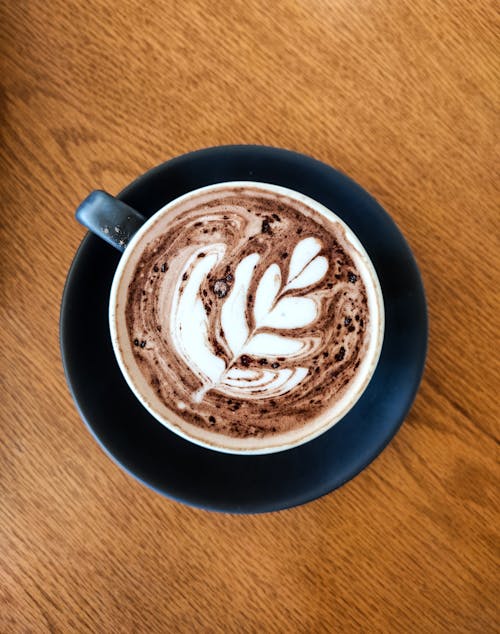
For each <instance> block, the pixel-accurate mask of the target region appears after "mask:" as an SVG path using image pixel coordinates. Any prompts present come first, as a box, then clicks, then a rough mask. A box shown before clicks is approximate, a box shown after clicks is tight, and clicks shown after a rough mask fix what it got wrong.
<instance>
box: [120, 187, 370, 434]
mask: <svg viewBox="0 0 500 634" xmlns="http://www.w3.org/2000/svg"><path fill="white" fill-rule="evenodd" d="M147 235H148V241H147V242H145V243H144V247H143V248H142V249H140V251H139V250H138V255H137V256H136V258H135V262H134V266H133V267H132V268H131V274H130V276H129V280H128V285H127V292H126V302H125V322H126V330H127V333H128V342H127V346H128V347H129V349H130V356H131V358H132V359H133V363H134V364H135V367H136V370H135V372H136V373H140V376H141V377H142V381H143V383H144V384H146V385H147V386H148V389H149V392H150V394H151V396H150V399H151V400H152V399H155V400H156V401H157V402H158V403H159V404H160V405H161V407H162V408H164V410H168V412H169V414H170V416H171V417H173V419H174V420H181V421H185V422H187V423H190V424H193V425H195V426H197V427H200V428H203V429H208V430H210V431H212V432H216V433H220V434H225V435H227V436H235V437H239V438H246V437H263V436H272V435H276V434H280V433H283V432H286V431H289V430H292V429H295V428H297V427H301V426H303V425H305V424H307V423H309V422H310V421H313V420H315V419H317V418H319V417H321V416H325V415H326V414H327V413H328V411H329V410H330V409H331V408H332V406H333V405H334V404H335V403H336V402H338V401H339V399H341V398H342V397H343V395H344V394H345V393H346V391H347V390H348V389H349V386H350V384H351V382H352V381H353V380H355V378H356V374H357V372H358V368H359V366H360V364H361V363H362V362H363V358H364V356H365V354H366V349H367V346H368V344H369V341H370V314H369V310H368V301H367V292H366V284H365V279H364V273H363V271H362V270H361V269H360V267H359V266H358V263H357V260H356V257H357V256H356V249H355V247H354V246H353V245H352V244H351V243H350V242H349V240H348V239H347V237H346V233H345V229H344V227H343V226H342V225H341V224H340V223H336V222H334V221H331V220H329V219H328V218H327V217H324V216H322V215H320V214H318V213H317V212H316V211H315V210H313V209H310V208H309V207H308V206H307V205H306V204H305V203H303V202H300V201H298V200H295V199H292V198H289V197H287V196H284V195H279V194H277V193H276V192H273V191H269V192H267V191H265V190H264V189H261V188H255V189H253V188H252V187H249V186H246V187H228V188H226V189H218V190H217V191H209V192H208V193H206V194H203V195H201V194H199V195H196V196H193V197H192V198H187V199H186V200H184V201H183V202H182V203H180V204H179V205H177V206H174V208H172V209H171V210H170V211H169V213H168V214H166V215H164V216H162V217H161V218H160V220H159V221H158V223H157V224H154V225H153V226H152V228H151V229H150V230H149V231H148V234H147Z"/></svg>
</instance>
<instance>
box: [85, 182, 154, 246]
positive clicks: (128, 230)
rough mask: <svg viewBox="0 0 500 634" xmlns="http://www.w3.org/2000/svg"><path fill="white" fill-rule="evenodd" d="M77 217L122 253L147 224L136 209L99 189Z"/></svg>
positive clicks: (87, 199) (86, 202)
mask: <svg viewBox="0 0 500 634" xmlns="http://www.w3.org/2000/svg"><path fill="white" fill-rule="evenodd" d="M75 216H76V219H77V220H78V222H79V223H80V224H82V225H83V226H84V227H87V229H90V231H92V233H95V235H96V236H98V237H99V238H102V239H103V240H106V242H109V244H111V245H113V246H114V247H115V249H118V251H122V252H123V251H125V248H126V246H127V245H128V243H129V241H130V239H131V238H132V236H133V235H134V233H136V231H137V230H138V229H139V227H140V226H141V225H143V224H144V223H145V222H146V218H144V216H142V215H141V214H140V213H139V212H137V211H136V210H135V209H132V207H129V206H128V205H126V204H125V203H123V202H122V201H121V200H118V198H115V197H114V196H110V195H109V194H107V193H106V192H104V191H102V190H99V189H97V190H96V191H93V192H92V193H91V194H90V195H89V196H87V198H86V199H85V200H84V201H83V202H82V203H81V204H80V206H79V207H78V209H77V210H76V213H75Z"/></svg>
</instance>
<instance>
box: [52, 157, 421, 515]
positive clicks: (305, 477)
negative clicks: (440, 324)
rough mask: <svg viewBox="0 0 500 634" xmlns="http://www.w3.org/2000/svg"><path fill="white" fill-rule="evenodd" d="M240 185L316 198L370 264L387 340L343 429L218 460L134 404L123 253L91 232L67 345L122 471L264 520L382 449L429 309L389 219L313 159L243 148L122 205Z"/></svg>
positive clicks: (179, 171)
mask: <svg viewBox="0 0 500 634" xmlns="http://www.w3.org/2000/svg"><path fill="white" fill-rule="evenodd" d="M233 180H254V181H263V182H267V183H274V184H277V185H282V186H285V187H289V188H291V189H295V190H297V191H299V192H302V193H304V194H306V195H308V196H311V197H312V198H314V199H316V200H318V201H319V202H321V203H323V204H324V205H326V207H329V208H330V209H332V210H334V211H335V212H336V213H337V214H338V215H339V216H340V217H341V218H343V220H345V222H346V223H347V224H348V225H349V226H350V227H352V229H353V230H354V232H355V233H356V235H357V236H358V237H359V239H360V240H361V242H362V243H363V244H364V246H365V248H366V251H367V252H368V254H369V256H370V257H371V260H372V262H373V264H374V266H375V269H376V271H377V273H378V276H379V279H380V283H381V286H382V292H383V295H384V301H385V311H386V332H385V340H384V345H383V349H382V354H381V357H380V361H379V364H378V367H377V369H376V371H375V374H374V376H373V378H372V381H371V383H370V385H369V386H368V388H367V389H366V391H365V393H364V395H363V396H362V398H361V399H360V400H359V401H358V403H357V404H356V406H355V407H354V408H353V409H352V410H351V411H350V412H349V414H348V415H347V416H346V417H345V418H344V419H343V420H342V421H340V422H339V423H337V425H335V426H334V427H333V428H332V429H330V430H329V431H328V432H326V433H325V434H323V435H322V436H320V437H319V438H316V439H315V440H313V441H311V442H309V443H306V444H305V445H302V446H301V447H298V448H296V449H291V450H288V451H283V452H281V453H276V454H270V455H264V456H237V455H229V454H223V453H219V452H216V451H212V450H210V449H204V448H202V447H198V446H197V445H194V444H192V443H190V442H189V441H186V440H183V439H182V438H180V437H179V436H177V435H176V434H174V433H172V432H170V431H168V430H167V429H166V428H165V427H163V425H161V424H160V423H159V422H157V421H156V420H155V419H154V418H152V417H151V416H150V414H149V413H148V412H147V411H146V410H145V409H144V408H143V407H142V405H140V403H139V402H138V401H137V399H136V398H135V396H134V395H133V394H132V392H131V391H130V389H129V388H128V386H127V384H126V383H125V380H124V379H123V377H122V375H121V372H120V369H119V367H118V364H117V362H116V360H115V357H114V354H113V349H112V346H111V340H110V335H109V330H108V301H109V293H110V288H111V282H112V279H113V274H114V272H115V268H116V266H117V264H118V260H119V259H120V254H119V253H118V252H117V251H115V250H114V249H113V248H112V247H110V246H109V245H108V244H106V243H104V242H103V241H102V240H100V239H99V238H97V237H95V236H94V235H92V234H88V235H87V236H86V237H85V238H84V240H83V241H82V243H81V245H80V248H79V249H78V252H77V253H76V256H75V258H74V261H73V264H72V266H71V269H70V271H69V274H68V278H67V282H66V287H65V289H64V294H63V299H62V307H61V322H60V343H61V352H62V359H63V363H64V369H65V372H66V378H67V381H68V385H69V388H70V390H71V393H72V395H73V398H74V400H75V403H76V405H77V407H78V410H79V412H80V414H81V416H82V418H83V420H84V421H85V422H86V424H87V425H88V427H89V429H90V430H91V432H92V433H93V434H94V436H95V438H96V439H97V440H98V442H99V443H100V444H101V446H102V447H103V448H104V450H105V451H106V452H107V453H108V454H109V455H110V456H111V458H113V459H114V460H115V461H116V462H117V463H118V464H120V465H121V466H122V467H123V468H124V469H126V470H127V471H128V472H129V473H131V474H132V475H133V476H135V477H136V478H138V479H139V480H140V481H142V482H143V483H145V484H147V485H149V486H150V487H152V488H153V489H155V490H156V491H158V492H159V493H162V494H164V495H166V496H168V497H170V498H173V499H175V500H178V501H180V502H184V503H186V504H190V505H193V506H197V507H201V508H204V509H210V510H214V511H225V512H230V513H259V512H266V511H276V510H279V509H284V508H288V507H291V506H295V505H298V504H303V503H305V502H308V501H310V500H313V499H315V498H318V497H320V496H321V495H324V494H325V493H328V492H330V491H332V490H333V489H335V488H337V487H339V486H341V485H342V484H343V483H344V482H347V481H348V480H350V479H351V478H352V477H354V476H355V475H356V474H358V473H359V472H360V471H361V470H362V469H364V468H365V467H366V466H367V465H368V464H369V463H370V462H371V461H372V460H373V459H374V458H375V457H376V456H377V455H378V454H379V453H380V452H381V451H382V450H383V449H384V447H385V446H386V445H387V443H388V442H389V441H390V440H391V438H392V437H393V436H394V434H395V433H396V432H397V430H398V428H399V426H400V425H401V423H402V421H403V420H404V418H405V416H406V414H407V413H408V411H409V409H410V406H411V404H412V402H413V400H414V398H415V395H416V392H417V389H418V386H419V383H420V379H421V376H422V372H423V368H424V362H425V354H426V348H427V310H426V303H425V296H424V290H423V286H422V281H421V278H420V274H419V271H418V268H417V265H416V263H415V260H414V258H413V255H412V253H411V251H410V248H409V247H408V245H407V243H406V241H405V240H404V238H403V236H402V235H401V233H400V232H399V230H398V228H397V227H396V225H395V224H394V222H393V221H392V220H391V218H390V217H389V216H388V215H387V213H386V212H385V211H384V210H383V209H382V208H381V207H380V205H379V204H378V203H377V202H376V201H375V200H374V199H373V198H372V197H371V196H370V195H369V194H367V193H366V192H365V191H364V190H363V189H362V188H361V187H360V186H359V185H356V183H354V182H353V181H351V180H350V179H349V178H347V177H346V176H344V175H343V174H340V173H339V172H337V171H335V170H334V169H332V168H331V167H329V166H328V165H325V164H323V163H320V162H319V161H316V160H314V159H312V158H309V157H307V156H303V155H301V154H297V153H295V152H289V151H286V150H281V149H277V148H270V147H261V146H244V145H239V146H226V147H216V148H209V149H205V150H200V151H198V152H192V153H190V154H186V155H184V156H180V157H178V158H175V159H173V160H171V161H168V162H166V163H164V164H163V165H160V166H159V167H156V168H155V169H153V170H151V171H149V172H148V173H147V174H145V175H144V176H141V177H140V178H138V179H137V180H136V181H135V182H134V183H132V184H131V185H130V186H129V187H127V188H126V189H125V190H124V191H123V192H122V193H121V194H120V196H119V198H120V199H122V200H123V201H125V202H126V203H128V204H129V205H130V206H132V207H134V208H135V209H137V210H138V211H139V212H141V213H142V214H143V215H145V216H146V217H149V216H150V215H151V214H153V213H154V212H155V211H156V210H158V209H160V207H162V206H163V205H165V204H166V203H167V202H168V201H170V200H172V199H174V198H176V197H177V196H180V195H181V194H184V193H185V192H187V191H189V190H192V189H196V188H198V187H202V186H204V185H208V184H211V183H217V182H222V181H233Z"/></svg>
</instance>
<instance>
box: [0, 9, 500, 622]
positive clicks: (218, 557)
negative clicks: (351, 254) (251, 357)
mask: <svg viewBox="0 0 500 634" xmlns="http://www.w3.org/2000/svg"><path fill="white" fill-rule="evenodd" d="M0 4H1V18H0V23H1V24H2V27H1V47H2V67H1V79H2V86H3V87H2V92H1V98H2V103H1V109H0V113H1V133H2V146H1V149H2V154H1V166H0V167H1V172H0V176H1V205H2V216H1V230H2V236H1V257H2V259H1V288H0V301H1V308H0V311H1V323H0V328H1V330H0V331H1V333H2V335H1V336H2V344H1V356H0V359H1V361H0V363H1V373H2V388H1V405H0V412H1V441H0V450H1V461H0V470H1V479H0V491H1V498H0V504H1V509H0V557H1V563H0V581H1V583H0V592H1V602H0V612H1V616H0V631H1V632H2V633H4V632H6V633H7V632H36V633H39V632H63V633H67V632H97V633H103V632H111V633H114V632H140V633H142V632H144V633H150V632H168V633H169V632H238V633H239V632H259V633H260V632H304V633H314V632H395V633H398V634H399V633H401V632H411V633H421V632H425V633H428V632H481V633H482V634H483V633H488V632H494V631H498V629H497V628H498V627H499V612H498V607H497V606H498V596H499V594H500V593H499V590H500V589H499V586H498V583H497V582H496V580H495V573H496V565H497V564H498V555H499V550H498V548H499V541H498V531H497V527H496V525H495V523H496V522H495V520H496V521H498V506H495V504H496V502H498V497H497V493H498V482H499V469H498V464H497V458H498V452H497V444H496V435H497V426H496V423H497V421H498V415H499V410H498V391H499V387H498V382H497V381H496V380H497V379H498V365H497V364H496V362H495V347H494V338H495V334H498V330H497V323H498V318H497V314H498V309H499V306H498V302H495V299H498V295H497V287H498V283H499V276H498V269H497V268H496V267H495V264H496V263H497V262H498V229H499V223H498V211H497V209H496V208H495V202H496V197H498V189H497V187H496V185H495V180H494V168H493V166H494V163H495V159H496V160H497V161H498V156H497V155H496V152H495V143H496V142H497V141H498V136H496V130H495V124H497V125H498V118H497V116H496V110H495V106H496V105H497V104H498V97H499V93H498V90H496V89H495V52H496V51H498V46H497V47H495V28H494V27H495V24H496V26H497V27H498V21H497V20H498V15H497V14H496V11H495V3H494V2H488V1H483V0H478V1H477V2H469V0H461V1H458V0H456V1H451V0H449V1H444V0H443V1H442V2H436V1H435V0H417V1H410V0H371V1H369V0H358V1H356V2H347V1H343V0H340V1H339V0H337V1H335V2H334V1H333V0H332V1H330V2H328V1H326V0H275V1H269V0H251V1H250V0H247V1H246V2H239V1H235V0H227V1H223V2H222V1H221V2H213V1H212V2H208V1H207V0H198V1H194V0H185V1H184V2H175V1H173V0H171V1H170V2H162V1H160V0H156V1H154V2H153V1H149V2H132V1H131V0H128V1H126V2H125V1H124V0H122V1H120V2H109V1H106V2H105V1H104V0H86V1H85V2H83V1H79V2H78V1H74V0H71V1H68V0H51V1H50V2H45V1H42V0H38V1H35V0H33V1H27V0H19V1H12V0H11V1H10V2H9V0H3V2H1V3H0ZM496 30H497V34H498V28H497V29H496ZM496 79H497V80H498V74H497V75H496ZM495 101H496V102H497V104H495ZM225 143H262V144H269V145H277V146H281V147H287V148H292V149H295V150H298V151H301V152H305V153H307V154H311V155H314V156H316V157H317V158H319V159H321V160H323V161H325V162H327V163H330V164H332V165H334V166H336V167H337V168H339V169H341V170H343V171H344V172H347V173H348V174H350V175H351V176H352V177H353V178H354V179H355V180H357V181H358V182H359V183H361V184H362V185H363V186H364V187H365V188H366V189H367V190H368V191H370V192H371V193H372V194H373V195H374V196H375V197H376V198H377V199H378V200H379V201H380V202H381V203H382V205H383V206H384V207H385V208H386V209H387V210H388V211H389V213H390V214H391V215H392V216H393V218H394V219H395V220H396V222H397V223H398V224H399V226H400V228H401V229H402V231H403V232H404V234H405V235H406V237H407V239H408V240H409V242H410V244H411V246H412V248H413V250H414V252H415V255H416V257H417V259H418V262H419V264H420V267H421V270H422V273H423V277H424V281H425V285H426V291H427V296H428V301H429V308H430V326H431V337H430V349H429V357H428V364H427V370H426V374H425V378H424V381H423V384H422V387H421V390H420V393H419V396H418V398H417V400H416V402H415V405H414V407H413V409H412V411H411V414H410V415H409V417H408V419H407V421H406V423H405V424H404V425H403V427H402V429H401V431H400V432H399V433H398V435H397V437H396V438H395V439H394V441H393V442H392V443H391V445H390V446H389V447H388V448H387V449H386V451H384V452H383V454H382V455H381V456H380V457H379V458H378V459H377V460H376V461H375V463H374V464H372V465H371V466H370V467H369V468H368V469H366V470H365V471H364V472H363V473H362V474H361V475H360V476H359V477H357V478H356V479H355V480H353V481H352V482H350V483H349V484H348V485H346V486H344V487H343V488H342V489H341V490H338V491H337V492H335V493H333V494H331V495H328V496H326V497H325V498H323V499H320V500H318V501H316V502H314V503H311V504H308V505H307V506H304V507H301V508H296V509H293V510H289V511H285V512H281V513H275V514H268V515H264V516H248V517H245V516H241V517H233V516H225V515H218V514H211V513H207V512H203V511H199V510H195V509H192V508H187V507H184V506H182V505H180V504H177V503H174V502H170V501H168V500H166V499H164V498H162V497H160V496H159V495H157V494H155V493H153V492H152V491H150V490H148V489H146V488H144V487H143V486H141V485H140V484H138V483H137V482H135V481H134V480H133V479H132V478H130V477H128V476H127V475H125V473H124V472H122V471H121V470H120V469H119V468H118V467H117V466H116V465H115V464H114V463H113V462H112V461H111V460H110V459H109V458H108V457H107V456H106V455H105V454H104V453H103V452H102V451H101V450H100V449H99V447H98V446H97V444H96V443H95V441H94V440H93V438H92V437H91V435H90V434H89V433H88V431H87V430H86V428H85V427H84V425H83V424H82V422H81V421H80V419H79V417H78V414H77V412H76V410H75V407H74V405H73V402H72V400H71V398H70V395H69V393H68V390H67V387H66V384H65V380H64V376H63V371H62V366H61V361H60V356H59V349H58V316H59V302H60V299H61V293H62V288H63V284H64V280H65V276H66V272H67V270H68V267H69V265H70V263H71V260H72V257H73V255H74V253H75V250H76V248H77V246H78V244H79V242H80V240H81V239H82V237H83V235H84V230H83V229H82V227H80V226H78V225H77V224H76V222H75V221H74V219H73V211H74V208H75V206H76V205H77V203H78V202H79V201H80V200H81V199H82V198H84V197H85V195H86V194H87V193H88V192H89V191H90V190H92V189H94V188H97V187H99V188H103V189H106V190H108V191H110V192H111V193H117V192H118V191H119V190H120V189H121V188H122V187H124V186H125V185H126V184H128V183H129V182H130V181H131V180H132V179H133V178H135V177H136V176H137V175H139V174H141V173H142V172H144V171H145V170H146V169H148V168H150V167H152V166H154V165H155V164H157V163H160V162H162V161H164V160H166V159H168V158H171V157H173V156H175V155H178V154H181V153H184V152H186V151H189V150H192V149H195V148H200V147H205V146H211V145H219V144H225Z"/></svg>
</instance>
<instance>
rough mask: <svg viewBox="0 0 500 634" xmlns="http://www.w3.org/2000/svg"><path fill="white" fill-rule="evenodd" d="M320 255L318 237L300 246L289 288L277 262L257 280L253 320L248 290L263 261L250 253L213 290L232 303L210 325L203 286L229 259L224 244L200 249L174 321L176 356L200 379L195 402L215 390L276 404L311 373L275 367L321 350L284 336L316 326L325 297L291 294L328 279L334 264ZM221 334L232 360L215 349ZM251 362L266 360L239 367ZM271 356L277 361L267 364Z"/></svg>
mask: <svg viewBox="0 0 500 634" xmlns="http://www.w3.org/2000/svg"><path fill="white" fill-rule="evenodd" d="M320 250H321V244H320V243H319V242H318V241H317V240H316V239H315V238H305V239H304V240H302V241H300V242H299V243H298V244H297V246H296V247H295V249H294V251H293V253H292V257H291V260H290V268H289V273H288V280H287V283H286V284H284V285H283V284H282V279H281V269H280V267H279V266H278V265H277V264H275V263H273V264H271V265H270V266H269V267H268V268H267V269H266V270H265V272H264V274H263V275H262V278H261V279H260V281H259V282H258V285H257V290H256V291H255V299H254V300H253V310H252V311H251V314H250V315H248V314H247V308H248V296H249V289H250V285H251V283H252V277H253V275H254V272H255V270H256V268H257V265H258V264H259V261H260V255H259V254H258V253H251V254H250V255H247V256H246V257H245V258H244V259H243V260H242V261H241V262H240V263H239V264H238V265H237V266H236V269H235V272H234V276H233V275H232V274H228V275H226V277H225V278H223V279H220V280H217V281H216V282H215V283H214V284H213V291H214V293H215V294H216V295H217V296H218V297H219V298H220V299H222V298H224V297H225V296H226V295H227V299H225V301H224V302H223V303H222V307H221V309H220V319H219V320H218V321H215V320H214V319H212V320H211V322H212V323H210V321H209V315H210V313H211V305H210V303H209V301H210V300H209V301H208V302H206V303H205V304H204V302H203V299H202V294H200V286H201V284H202V282H203V280H204V279H205V278H206V277H207V275H208V274H209V273H210V271H211V270H212V268H214V267H215V266H216V265H217V264H219V263H220V262H221V261H222V260H223V258H224V255H225V251H226V248H225V245H224V244H214V245H211V246H210V247H209V248H208V249H206V248H204V247H201V250H200V249H199V250H198V251H195V253H194V254H193V255H192V256H191V258H190V260H189V261H188V263H187V265H186V267H185V269H184V270H183V272H182V276H181V279H184V278H186V284H185V286H183V285H182V284H178V285H177V287H176V290H175V299H174V303H173V306H172V312H171V316H170V320H171V322H172V324H174V338H173V342H174V345H175V347H176V350H177V352H178V353H179V355H180V356H181V357H182V358H183V359H184V361H185V362H186V363H187V365H189V367H190V368H191V370H192V371H193V372H195V373H196V374H197V375H198V376H199V377H200V380H201V381H202V387H201V388H200V389H199V390H198V391H197V392H196V393H195V394H194V395H193V400H194V401H196V402H200V401H201V400H202V398H203V396H204V395H205V394H206V392H207V391H208V390H210V389H217V390H218V391H220V392H223V393H224V394H227V395H229V396H234V397H236V398H244V399H245V398H254V399H263V398H271V397H276V396H280V395H282V394H285V393H286V392H289V391H290V390H292V389H293V388H294V387H296V386H297V385H298V384H299V383H300V382H301V381H302V379H303V378H304V377H305V376H306V375H307V373H308V369H307V367H293V368H288V367H287V368H283V369H278V367H276V368H273V367H272V366H273V365H276V366H279V363H276V360H277V359H278V357H280V358H281V359H282V360H283V359H285V360H286V359H288V358H294V359H296V358H300V357H304V358H305V357H306V356H307V355H308V354H310V353H311V351H312V350H314V349H315V348H316V347H318V345H319V339H315V338H312V337H310V338H309V339H307V338H306V339H301V338H300V337H295V338H293V337H289V336H286V331H287V330H296V329H298V328H302V327H304V326H307V325H309V324H311V323H312V322H314V321H315V319H316V317H317V316H318V314H319V312H320V309H321V306H320V304H321V298H320V297H314V293H312V294H311V297H300V296H297V295H296V294H295V293H293V291H295V290H297V289H302V288H304V287H308V286H311V285H312V284H315V283H316V282H318V281H319V280H320V279H321V278H322V277H323V276H324V275H325V273H326V270H327V268H328V261H327V260H326V258H325V257H323V256H317V257H316V254H317V253H318V252H319V251H320ZM200 256H202V258H203V259H202V260H200ZM214 321H215V323H214ZM209 328H211V330H212V332H210V330H209ZM217 330H218V332H219V340H221V341H220V343H219V344H218V345H221V344H222V345H223V346H225V348H226V349H227V351H228V352H229V353H230V357H229V358H227V357H226V358H224V357H221V356H217V355H216V354H215V353H214V351H213V349H212V348H211V346H210V341H214V340H215V339H217V337H216V332H217ZM280 331H283V332H282V333H281V332H280ZM193 332H196V333H197V336H196V337H193V334H192V333H193ZM251 356H257V357H260V361H262V359H263V358H264V357H266V358H265V359H264V361H266V363H261V365H260V367H259V368H257V369H245V368H243V369H239V368H237V367H235V364H237V363H238V360H240V361H241V363H243V364H244V365H246V363H245V361H246V360H247V359H248V360H249V359H250V357H251ZM267 358H269V359H273V360H274V363H271V365H270V366H269V363H267ZM248 365H250V364H249V362H248ZM266 366H269V367H266Z"/></svg>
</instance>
